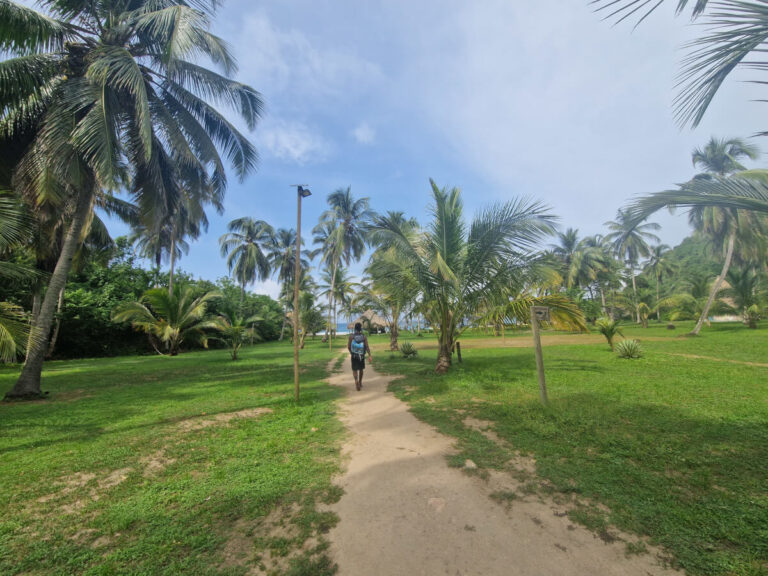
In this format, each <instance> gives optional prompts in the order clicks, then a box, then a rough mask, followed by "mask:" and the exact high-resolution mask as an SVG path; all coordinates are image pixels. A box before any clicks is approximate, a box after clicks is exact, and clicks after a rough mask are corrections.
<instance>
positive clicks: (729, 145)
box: [0, 0, 768, 397]
mask: <svg viewBox="0 0 768 576" xmlns="http://www.w3.org/2000/svg"><path fill="white" fill-rule="evenodd" d="M596 3H597V4H598V5H606V6H614V9H615V13H614V14H613V15H614V16H616V15H618V17H619V18H623V17H624V16H629V15H631V14H633V13H634V11H635V10H636V9H642V7H643V6H645V7H646V8H648V9H650V10H652V9H653V8H654V7H655V6H657V5H658V4H660V3H661V2H655V3H652V2H645V1H642V2H639V3H638V2H603V1H602V0H596ZM218 4H219V3H218V2H215V1H212V0H195V2H178V1H173V0H160V1H157V0H152V1H149V0H132V1H130V2H129V1H126V0H105V1H103V2H98V3H93V2H89V1H86V0H66V1H65V0H43V1H42V2H40V5H41V7H42V8H43V9H44V10H45V11H46V13H42V12H38V11H36V10H33V9H31V8H29V7H26V6H23V5H21V4H18V3H16V2H12V1H8V0H3V1H2V2H0V45H2V47H3V50H4V53H5V54H6V56H7V57H6V58H5V59H4V60H2V61H0V101H2V110H3V113H2V117H1V118H0V152H1V153H0V190H3V191H4V192H2V194H0V216H1V218H0V258H1V260H0V275H1V276H2V278H3V289H2V299H0V302H2V304H0V359H2V360H3V361H12V360H14V359H16V358H18V357H20V356H21V355H24V356H25V363H24V366H23V369H22V373H21V376H20V378H19V380H18V381H17V383H16V385H15V386H14V388H13V390H11V391H10V392H9V393H8V395H7V396H8V397H35V396H39V394H40V374H41V370H42V364H43V360H44V358H45V357H46V356H47V355H50V354H56V353H57V350H58V353H59V354H67V355H69V354H84V355H90V354H91V352H92V353H93V354H97V353H98V354H101V353H118V352H120V351H122V350H125V351H132V350H136V349H137V348H135V347H134V346H136V347H138V346H139V345H140V344H139V339H140V338H145V339H146V344H145V345H148V346H150V347H151V348H153V349H154V350H156V351H157V352H159V353H164V354H171V355H173V354H176V353H178V351H179V350H180V349H181V348H182V347H188V346H192V345H207V343H208V341H209V340H211V338H212V337H215V338H217V339H218V340H224V341H226V342H227V343H228V345H229V346H230V349H231V352H232V356H233V358H236V357H237V353H238V350H239V347H240V346H242V344H243V343H244V342H247V341H251V340H255V339H257V338H259V337H262V338H268V337H271V336H275V335H276V337H277V338H282V337H283V335H284V333H285V330H286V327H287V325H288V324H290V323H291V322H296V321H298V322H300V323H301V324H302V325H301V327H300V328H301V330H300V331H301V334H302V336H301V338H302V343H303V340H304V339H305V338H306V336H307V334H310V333H312V334H314V333H317V332H319V331H322V330H323V328H324V329H325V331H326V338H327V339H328V340H329V346H332V343H333V338H334V330H335V326H336V321H337V317H338V315H339V314H340V313H341V314H342V315H345V314H346V315H349V314H352V313H353V312H358V311H361V310H367V311H373V312H376V313H377V314H379V315H380V316H381V317H383V318H384V323H385V324H386V325H387V326H388V328H389V332H390V346H391V347H392V349H397V347H398V331H399V328H400V327H401V325H402V323H403V321H405V322H406V323H410V322H411V320H412V319H413V318H416V322H417V325H418V326H420V325H421V321H422V319H423V320H424V321H425V323H428V324H429V325H430V326H431V328H432V329H434V331H435V332H436V334H437V337H438V341H439V354H438V362H437V370H438V371H444V370H446V369H447V368H448V366H450V363H451V356H452V354H453V349H454V344H455V342H456V339H457V338H458V337H459V336H460V334H461V333H462V331H463V330H465V329H466V328H467V327H470V326H483V327H485V328H488V327H491V328H493V329H494V330H497V331H498V330H501V331H503V330H505V329H506V328H509V327H515V326H518V325H521V324H525V322H527V318H528V315H527V313H528V311H529V310H530V307H531V306H532V305H534V304H537V303H541V304H546V305H548V306H549V307H550V308H551V309H552V310H553V315H552V318H553V323H555V324H556V325H561V326H563V327H569V328H575V329H584V328H585V324H584V318H585V317H586V318H588V319H590V320H594V319H595V318H597V317H598V316H605V317H610V318H615V319H618V318H627V319H631V320H634V321H636V322H640V323H642V324H646V323H647V322H648V319H649V318H650V317H651V316H653V315H655V317H656V320H657V321H660V320H661V319H663V318H668V319H672V320H674V319H676V318H683V317H693V318H697V319H698V322H697V326H696V328H695V329H694V332H695V333H698V331H699V330H700V329H701V325H702V323H703V322H704V321H706V319H707V318H708V316H709V315H710V314H712V313H714V312H715V311H719V310H726V309H727V308H728V307H729V308H728V309H730V310H731V311H733V312H734V313H738V314H741V315H742V316H743V317H744V319H745V321H746V322H748V323H751V324H754V323H755V322H756V321H757V319H759V316H760V314H761V313H762V310H763V309H764V302H765V297H764V292H765V288H764V285H765V254H766V250H765V237H766V234H765V214H766V213H768V178H767V177H766V174H765V172H764V171H754V170H753V171H746V170H744V167H743V166H742V165H741V164H740V162H739V159H740V158H744V157H754V156H755V154H756V150H755V149H753V148H752V147H750V146H749V145H747V144H746V143H744V142H743V141H741V140H723V141H719V140H714V139H713V140H712V141H711V142H710V143H709V144H708V145H707V146H706V147H705V148H703V149H702V150H697V151H695V153H694V158H693V160H694V165H701V166H703V168H704V172H702V173H701V174H699V175H697V176H696V177H694V178H692V179H691V180H690V181H689V182H686V183H685V184H683V185H680V186H679V187H678V189H675V190H668V191H662V192H659V193H656V194H652V195H649V196H647V197H645V198H641V199H640V200H638V201H637V202H635V203H633V204H632V205H631V206H629V207H627V208H626V209H623V210H621V211H619V213H618V215H617V217H616V220H614V221H611V222H608V223H606V225H607V228H608V233H607V234H606V235H604V236H602V235H600V236H595V237H589V238H580V237H579V235H578V231H575V230H567V231H565V232H563V233H561V234H559V235H558V236H557V241H556V243H555V244H554V245H552V246H551V249H550V250H542V249H541V247H540V245H541V243H542V242H543V241H544V240H545V238H546V237H547V236H548V235H551V234H553V233H554V232H555V229H554V218H553V216H552V215H551V214H550V213H549V211H548V209H546V208H545V207H543V206H542V205H540V204H538V203H535V202H525V201H522V200H513V201H511V202H509V203H506V204H497V205H494V206H491V207H489V208H487V209H485V210H483V211H481V212H480V213H479V214H478V215H477V216H476V217H475V218H474V219H473V220H472V221H470V222H467V221H466V220H465V218H464V215H463V208H462V202H461V195H460V192H459V191H458V190H456V189H448V188H439V187H438V186H437V185H436V184H435V183H434V182H432V183H431V186H432V190H431V193H432V214H431V220H430V221H429V222H427V223H425V224H420V223H419V222H417V221H415V220H412V219H407V218H406V217H405V216H404V214H402V213H399V212H390V213H387V214H375V213H374V212H372V211H371V209H370V206H369V202H368V199H367V198H359V199H355V198H354V196H353V195H352V193H351V190H350V189H349V188H347V189H341V190H338V191H336V192H334V193H332V194H331V195H330V196H329V197H328V210H327V211H326V212H325V213H324V214H323V215H322V217H321V219H320V221H319V222H318V224H317V226H316V227H315V228H314V230H313V245H314V247H315V249H314V250H308V251H302V252H301V254H295V253H294V252H295V247H294V244H295V242H294V241H295V231H292V230H286V229H279V230H274V229H273V228H272V227H271V226H270V225H269V224H268V223H266V222H263V221H260V220H257V219H254V218H251V217H242V218H238V219H236V220H234V221H232V222H231V223H230V226H229V231H228V232H227V234H225V235H224V236H223V237H222V238H221V239H220V246H221V252H222V256H223V257H225V258H227V263H228V266H229V269H230V272H231V274H232V278H233V282H230V281H228V280H220V281H219V282H217V283H216V284H211V283H207V282H206V281H201V280H193V279H191V278H187V277H186V276H185V275H184V274H179V273H178V272H177V271H176V263H177V261H178V259H179V258H180V257H181V256H182V255H183V254H184V253H185V252H186V251H187V250H188V249H189V245H190V244H189V242H190V241H191V240H194V239H196V238H198V237H199V236H200V235H201V234H202V233H203V232H205V231H206V229H207V224H208V220H207V215H206V210H208V209H210V208H213V209H215V210H217V211H219V212H221V210H222V207H223V198H224V193H225V190H226V185H227V169H226V166H225V163H228V164H229V168H230V169H231V170H234V172H235V173H236V174H237V176H238V177H239V178H241V179H242V178H244V177H245V176H246V175H248V174H249V173H250V172H251V171H252V170H253V169H254V167H255V163H256V151H255V149H254V147H253V146H252V144H251V143H250V142H249V141H248V139H247V138H246V137H245V136H243V135H242V134H241V133H240V132H239V131H238V130H237V129H236V128H235V127H234V125H233V124H232V123H230V122H229V121H228V120H227V118H225V117H224V116H223V115H222V114H221V113H220V112H219V111H218V108H219V107H222V106H223V107H228V108H229V109H231V110H232V111H233V112H234V113H235V114H236V115H237V116H239V117H240V119H242V120H243V121H244V123H245V125H247V126H248V127H249V128H253V127H254V126H255V125H256V123H257V121H258V119H259V117H260V114H261V108H262V105H261V99H260V96H259V94H258V93H257V92H256V91H255V90H254V89H253V88H251V87H249V86H246V85H243V84H241V83H238V82H235V81H234V80H231V76H232V74H233V73H234V71H235V63H234V60H233V59H232V57H231V55H230V53H229V51H228V48H227V46H226V44H225V43H224V42H223V41H222V40H221V39H220V38H217V37H216V36H214V35H213V34H211V33H210V31H209V29H210V24H211V20H212V18H213V17H214V16H215V13H216V8H217V6H218ZM686 4H687V2H686V1H684V0H681V1H680V2H679V5H678V8H679V10H682V9H683V8H685V6H686ZM758 4H761V3H758ZM758 4H752V3H745V2H739V1H736V0H730V1H729V0H726V1H724V2H720V3H718V6H719V7H720V11H719V12H717V13H715V14H713V15H712V17H713V18H714V19H715V24H717V23H718V22H719V23H720V25H721V30H720V32H718V33H715V34H713V35H710V36H705V37H703V38H702V39H700V40H698V41H696V42H695V43H694V46H697V49H696V50H694V52H693V53H692V55H691V56H690V58H689V60H688V61H687V64H686V69H685V71H684V77H685V79H686V82H687V83H686V82H684V83H683V88H682V92H681V96H680V98H679V99H678V103H677V105H678V108H677V110H678V114H679V115H680V118H681V120H682V121H691V122H692V123H693V124H694V125H695V124H696V123H698V121H699V119H700V118H701V116H702V115H703V114H704V112H705V110H706V108H707V106H708V105H709V102H710V101H711V99H712V97H713V96H714V94H715V92H716V91H717V89H718V88H719V86H720V84H721V83H722V81H723V80H724V78H725V77H726V76H727V75H728V74H729V73H730V71H731V70H733V69H734V67H736V66H738V65H740V64H742V62H743V60H744V57H745V56H746V55H748V54H750V53H752V52H755V51H757V52H758V53H759V50H758V47H759V46H761V45H762V41H763V40H764V37H765V35H766V32H765V30H766V29H767V28H766V27H765V26H754V25H753V24H755V23H758V24H760V23H764V21H765V19H766V17H765V14H764V11H761V10H758V9H756V8H759V7H760V6H759V5H758ZM706 10H707V3H706V2H698V3H697V4H696V6H695V10H694V13H695V14H701V13H705V12H706ZM718 19H720V20H718ZM745 39H746V41H745ZM199 57H203V58H204V61H205V62H206V63H207V64H209V65H210V66H211V67H214V68H217V69H218V71H213V70H211V69H209V68H207V67H205V66H201V65H200V64H197V63H196V60H197V59H198V58H199ZM756 67H757V68H758V69H762V66H761V65H760V66H756ZM118 193H122V195H120V196H118V195H117V194H118ZM126 198H127V199H126ZM665 206H685V207H692V208H693V209H692V210H691V212H690V214H691V222H692V224H693V225H694V228H695V230H696V232H695V234H694V237H693V239H692V240H691V241H690V242H689V244H688V246H685V244H684V247H681V248H680V249H679V251H675V252H670V251H669V250H668V248H667V247H665V246H662V245H658V243H657V238H656V236H655V235H654V231H655V230H656V229H657V226H656V225H655V224H653V223H644V222H645V220H646V219H647V218H648V216H650V215H651V214H652V213H653V212H655V211H656V210H658V209H660V208H661V207H665ZM97 208H98V209H99V210H98V211H97ZM100 213H106V214H109V215H112V216H116V217H119V218H121V219H123V220H124V221H125V222H127V223H129V224H130V225H131V227H132V230H133V234H132V236H131V239H130V242H129V243H130V244H132V245H133V246H135V248H136V250H137V252H138V254H140V255H141V256H144V257H147V258H149V259H150V260H151V261H152V262H153V263H154V268H153V270H152V271H145V270H142V269H141V268H139V267H137V266H136V264H135V260H134V256H133V252H132V251H131V250H130V249H129V247H128V242H127V241H120V242H118V243H117V244H113V243H112V241H111V239H110V238H109V235H108V233H107V230H106V227H105V226H104V224H103V222H102V221H101V220H100V219H99V214H100ZM704 245H706V246H707V247H708V250H709V252H708V255H702V254H704V253H703V252H702V251H701V247H702V246H704ZM366 249H370V250H371V256H370V259H369V261H368V265H367V267H366V270H365V278H364V279H363V280H362V282H361V283H360V284H357V283H355V282H353V281H352V279H351V277H350V273H349V267H350V266H351V264H352V263H354V262H358V261H360V260H361V258H362V257H363V255H364V253H365V250H366ZM686 250H688V251H689V252H695V253H696V254H698V255H699V256H700V258H699V260H700V262H699V260H696V262H699V264H700V265H696V266H694V265H693V264H692V262H693V260H690V261H688V262H687V263H686V264H685V265H680V267H676V263H678V264H679V263H680V261H682V260H684V258H685V257H683V256H680V254H681V253H682V252H685V251H686ZM296 258H300V259H301V260H302V262H303V264H304V265H303V266H302V276H301V277H300V278H299V279H298V283H299V285H300V288H301V297H300V304H299V308H300V309H299V310H293V309H292V308H293V303H292V301H291V299H290V298H288V297H287V296H288V294H289V292H290V288H291V286H292V285H293V283H294V281H295V280H296V279H294V278H293V277H292V273H293V269H294V268H293V264H294V263H295V261H296V260H295V259H296ZM315 258H319V262H320V269H319V273H320V283H318V282H316V281H315V280H314V279H313V278H312V276H311V274H310V270H309V261H310V260H313V259H315ZM164 263H168V266H169V270H168V272H167V274H165V273H163V274H161V273H160V269H161V266H162V265H163V264H164ZM718 269H719V270H718ZM272 274H274V275H276V277H277V278H278V280H279V283H280V286H281V295H280V298H279V302H278V303H277V304H274V303H272V302H271V301H267V300H264V299H262V300H259V299H258V298H257V297H253V296H251V295H249V294H248V293H247V290H246V288H247V287H248V286H249V285H251V284H252V283H253V282H255V281H256V280H258V279H264V278H266V277H268V276H270V275H272ZM68 282H70V284H69V289H67V283H68ZM726 291H727V292H726ZM254 298H255V299H254ZM128 323H130V324H131V325H132V326H133V328H134V329H136V330H138V331H139V332H136V331H131V330H129V328H128ZM275 323H277V324H279V325H280V330H279V331H278V332H277V334H275V330H274V324H275ZM64 335H66V337H64ZM70 336H71V337H70ZM218 340H217V341H218ZM78 341H79V342H80V344H78ZM89 347H90V348H89ZM86 351H87V352H86Z"/></svg>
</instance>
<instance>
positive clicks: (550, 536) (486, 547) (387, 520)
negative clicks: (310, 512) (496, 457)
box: [329, 337, 680, 576]
mask: <svg viewBox="0 0 768 576" xmlns="http://www.w3.org/2000/svg"><path fill="white" fill-rule="evenodd" d="M581 338H583V337H581ZM580 342H583V340H580ZM330 382H331V384H334V385H337V386H342V387H344V388H345V389H346V390H347V396H346V398H345V399H344V401H343V403H342V412H343V414H342V420H343V422H344V423H345V424H346V426H347V427H348V429H349V438H348V440H347V442H346V444H345V445H344V447H343V454H344V457H345V459H346V471H345V473H344V475H343V476H342V477H340V478H338V483H339V485H340V486H341V487H343V489H344V496H343V497H342V498H341V500H340V501H339V502H338V503H337V504H335V505H333V506H332V509H333V510H334V511H335V512H336V513H337V514H338V515H339V517H340V522H339V523H338V525H337V526H336V528H334V529H333V530H332V531H331V532H330V534H329V539H330V541H331V550H330V552H331V555H332V557H333V559H334V561H335V562H336V563H337V564H338V566H339V574H340V575H341V576H359V575H361V574H365V575H366V576H389V575H392V576H395V575H398V576H400V575H404V574H407V575H409V576H417V575H425V576H437V575H448V576H471V575H478V576H479V575H483V576H502V575H503V576H514V575H530V576H541V575H546V574H557V575H559V576H571V575H573V576H576V575H578V576H587V575H588V576H593V575H595V574H600V575H603V576H605V575H616V576H619V575H621V576H631V575H638V576H648V575H653V576H656V575H671V574H680V573H679V572H674V571H672V570H669V569H666V568H665V567H663V566H662V565H661V564H662V563H661V561H660V560H659V556H660V555H659V551H658V550H654V549H653V548H652V547H650V546H648V549H649V550H650V553H647V554H642V555H631V556H627V554H626V549H627V548H626V543H627V542H633V543H637V541H638V538H637V537H632V536H629V535H623V534H620V533H618V532H615V531H613V530H611V531H610V532H606V533H605V534H602V535H600V534H595V533H593V532H590V531H589V530H587V529H586V528H584V527H582V526H580V525H576V524H574V523H573V522H571V521H570V519H569V518H568V510H567V508H564V507H563V505H562V504H560V505H558V504H556V503H554V502H551V501H545V500H542V499H541V497H540V496H529V497H518V496H517V495H518V494H519V492H516V491H515V490H516V489H517V488H519V486H520V483H521V481H522V480H521V479H520V478H521V476H520V475H519V474H511V473H506V472H495V471H494V472H490V473H487V474H478V470H476V467H475V466H474V463H471V462H469V461H467V463H466V464H465V468H464V469H459V468H449V467H448V465H447V462H446V456H447V455H450V454H451V453H453V452H455V450H454V448H453V441H452V440H451V439H450V438H447V437H445V436H443V435H441V434H440V433H438V432H437V431H436V430H435V429H434V428H432V427H430V426H428V425H427V424H424V423H423V422H421V421H419V420H417V419H416V418H415V417H414V416H413V415H412V414H411V413H410V412H409V411H408V408H407V405H406V404H405V403H403V402H401V401H400V400H398V399H397V398H395V397H394V396H393V395H392V394H390V393H388V392H387V391H386V389H387V384H388V383H389V379H387V378H385V377H382V376H381V375H379V374H377V373H376V372H375V371H374V370H373V369H372V367H370V365H369V366H368V368H367V369H366V371H365V379H364V383H363V389H362V391H360V392H357V391H355V389H354V382H353V379H352V374H351V371H350V368H349V365H348V362H347V361H346V360H345V362H344V365H343V370H342V372H341V373H339V374H336V375H334V376H332V377H331V378H330ZM467 424H468V425H471V426H473V427H476V428H477V429H479V430H484V431H485V432H486V434H487V436H488V437H489V438H490V439H494V438H498V437H497V436H496V435H495V434H494V433H493V431H492V430H491V429H490V423H486V422H482V421H477V420H475V421H469V422H467ZM516 460H519V462H515V461H513V462H512V464H513V465H519V468H520V472H521V473H525V474H526V475H529V474H535V461H534V460H532V459H530V458H524V457H519V458H518V459H516ZM481 476H482V477H484V478H485V479H483V478H482V477H481ZM511 494H514V497H509V498H505V497H504V495H511Z"/></svg>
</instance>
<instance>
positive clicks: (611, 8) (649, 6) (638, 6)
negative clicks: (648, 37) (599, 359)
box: [590, 0, 708, 27]
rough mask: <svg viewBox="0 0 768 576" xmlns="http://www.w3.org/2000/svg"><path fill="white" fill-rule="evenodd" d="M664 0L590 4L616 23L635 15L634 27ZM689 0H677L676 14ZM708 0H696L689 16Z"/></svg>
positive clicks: (594, 1)
mask: <svg viewBox="0 0 768 576" xmlns="http://www.w3.org/2000/svg"><path fill="white" fill-rule="evenodd" d="M664 1H665V0H591V1H590V4H591V5H596V8H595V12H603V13H605V16H604V17H603V19H604V20H613V21H615V23H616V24H619V23H621V22H623V21H624V20H627V19H629V18H632V17H636V18H637V21H636V22H635V27H637V26H639V25H640V23H641V22H642V21H643V20H645V19H646V18H648V16H650V15H651V14H652V13H653V12H654V11H655V10H656V9H657V8H658V7H659V6H661V5H662V4H663V3H664ZM689 1H690V0H677V9H676V12H677V14H680V13H682V12H683V10H685V8H686V6H688V2H689ZM707 3H708V0H696V3H695V4H694V6H693V8H692V9H691V18H696V17H697V16H699V15H700V14H702V13H703V12H704V10H706V8H707Z"/></svg>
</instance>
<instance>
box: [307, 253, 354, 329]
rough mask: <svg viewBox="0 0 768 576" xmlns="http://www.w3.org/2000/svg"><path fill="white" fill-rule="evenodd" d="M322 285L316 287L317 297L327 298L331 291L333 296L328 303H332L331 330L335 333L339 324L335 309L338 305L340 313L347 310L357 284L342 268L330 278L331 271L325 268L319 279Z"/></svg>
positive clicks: (337, 269)
mask: <svg viewBox="0 0 768 576" xmlns="http://www.w3.org/2000/svg"><path fill="white" fill-rule="evenodd" d="M320 280H321V282H323V283H322V284H319V285H318V287H317V288H318V290H319V292H318V296H328V295H329V294H330V292H331V290H333V295H332V297H331V298H330V299H329V302H333V313H332V316H331V324H330V327H331V330H332V331H333V332H335V331H336V326H337V325H338V323H339V320H338V316H337V315H336V312H337V307H338V305H339V304H341V306H342V312H343V310H344V309H347V308H348V307H349V305H350V303H351V296H352V295H353V294H354V292H355V287H356V286H357V283H356V282H354V281H353V280H352V277H351V276H350V275H349V271H348V270H347V269H346V268H344V267H343V266H339V267H338V268H336V277H335V278H331V271H330V269H329V268H326V269H325V270H324V271H323V273H322V275H321V277H320Z"/></svg>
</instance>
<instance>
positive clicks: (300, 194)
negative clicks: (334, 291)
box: [293, 186, 312, 402]
mask: <svg viewBox="0 0 768 576" xmlns="http://www.w3.org/2000/svg"><path fill="white" fill-rule="evenodd" d="M310 194H312V193H311V192H310V191H309V190H308V189H306V188H304V187H302V186H297V187H296V253H295V254H294V258H295V259H296V267H295V269H294V278H293V396H294V399H295V400H296V402H298V401H299V281H300V277H301V199H302V198H306V197H307V196H309V195H310Z"/></svg>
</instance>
